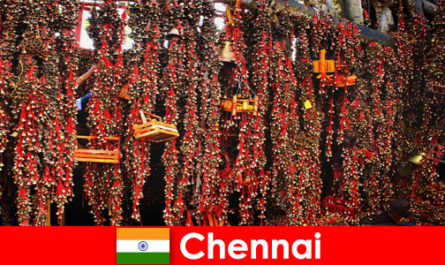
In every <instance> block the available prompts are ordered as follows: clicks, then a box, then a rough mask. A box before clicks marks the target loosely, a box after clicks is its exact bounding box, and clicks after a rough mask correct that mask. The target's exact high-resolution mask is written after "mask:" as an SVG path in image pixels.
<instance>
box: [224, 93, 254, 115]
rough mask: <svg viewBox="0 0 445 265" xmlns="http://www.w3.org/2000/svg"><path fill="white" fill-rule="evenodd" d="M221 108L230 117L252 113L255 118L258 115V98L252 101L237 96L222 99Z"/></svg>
mask: <svg viewBox="0 0 445 265" xmlns="http://www.w3.org/2000/svg"><path fill="white" fill-rule="evenodd" d="M221 108H222V109H223V110H224V111H227V112H230V113H231V114H232V116H235V115H236V114H237V113H242V112H252V113H253V115H254V116H256V115H257V114H258V98H257V97H256V96H255V97H254V98H253V99H240V98H238V96H233V97H232V98H223V99H222V100H221Z"/></svg>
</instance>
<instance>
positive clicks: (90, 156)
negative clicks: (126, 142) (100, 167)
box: [74, 136, 120, 164]
mask: <svg viewBox="0 0 445 265" xmlns="http://www.w3.org/2000/svg"><path fill="white" fill-rule="evenodd" d="M77 139H84V140H88V141H90V140H93V139H97V137H96V136H77ZM104 139H105V140H107V141H115V142H117V144H116V145H115V146H116V147H115V148H114V149H111V150H106V149H97V150H96V149H87V148H84V147H81V148H77V149H75V150H74V158H75V159H76V160H77V161H78V162H91V163H109V164H118V163H119V159H120V137H104Z"/></svg>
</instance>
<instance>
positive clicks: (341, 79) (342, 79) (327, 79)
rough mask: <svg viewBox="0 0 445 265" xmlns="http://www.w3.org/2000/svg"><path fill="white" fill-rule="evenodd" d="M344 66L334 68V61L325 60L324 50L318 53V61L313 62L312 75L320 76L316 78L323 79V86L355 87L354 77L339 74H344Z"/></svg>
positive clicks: (355, 80) (355, 78)
mask: <svg viewBox="0 0 445 265" xmlns="http://www.w3.org/2000/svg"><path fill="white" fill-rule="evenodd" d="M346 69H347V66H346V65H339V66H337V67H336V66H335V62H334V60H326V50H325V49H322V50H321V51H320V60H315V61H314V73H317V74H320V75H318V76H317V78H319V79H320V78H322V77H324V79H323V84H325V85H327V86H335V87H346V86H352V85H355V83H356V82H357V76H356V75H348V74H343V73H339V72H346V71H345V70H346ZM327 73H334V75H327Z"/></svg>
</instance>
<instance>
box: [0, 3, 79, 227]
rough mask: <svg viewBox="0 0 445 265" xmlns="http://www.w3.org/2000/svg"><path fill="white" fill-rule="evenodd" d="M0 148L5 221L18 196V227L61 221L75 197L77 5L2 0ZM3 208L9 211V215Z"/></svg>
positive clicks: (9, 215) (8, 222) (8, 221)
mask: <svg viewBox="0 0 445 265" xmlns="http://www.w3.org/2000/svg"><path fill="white" fill-rule="evenodd" d="M1 9H2V10H1V13H2V17H3V19H2V25H1V28H2V38H1V46H2V49H1V59H0V61H1V83H2V84H1V89H0V91H1V93H0V94H1V96H0V97H1V102H0V116H1V121H0V128H1V129H0V130H1V132H0V152H1V153H2V154H4V155H3V156H2V159H4V160H3V163H0V165H2V166H3V165H6V166H5V167H3V170H1V177H0V179H1V181H0V182H1V183H2V189H3V193H2V195H3V196H2V197H1V201H2V205H1V207H2V209H3V211H2V212H3V213H6V214H4V215H3V216H2V217H3V221H4V222H5V223H6V224H11V219H10V217H11V216H12V215H11V213H12V212H13V210H14V204H13V203H12V201H13V200H14V199H15V201H16V207H17V208H16V210H17V212H16V215H17V220H18V224H20V225H45V224H48V223H49V221H48V220H47V219H48V218H47V217H48V212H49V206H50V204H51V202H54V203H55V204H56V205H57V215H58V220H59V223H61V222H62V216H63V213H64V205H65V204H66V203H67V202H68V201H69V200H70V198H71V197H72V196H73V194H72V171H73V168H74V160H73V157H72V155H73V152H74V148H75V144H74V142H75V130H74V128H75V114H76V112H75V103H74V93H75V92H74V91H75V82H74V80H75V79H74V76H73V73H74V72H75V71H76V68H77V59H76V55H75V53H74V46H75V41H74V37H73V34H72V32H73V31H74V28H75V26H76V22H77V19H76V17H77V10H78V4H77V3H75V2H63V3H59V2H55V1H25V0H23V1H2V4H1ZM8 213H9V214H8Z"/></svg>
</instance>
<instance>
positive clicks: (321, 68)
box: [313, 49, 335, 77]
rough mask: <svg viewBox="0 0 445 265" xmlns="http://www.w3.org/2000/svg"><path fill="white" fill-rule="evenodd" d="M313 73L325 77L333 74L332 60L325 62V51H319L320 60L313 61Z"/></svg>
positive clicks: (333, 65) (333, 64)
mask: <svg viewBox="0 0 445 265" xmlns="http://www.w3.org/2000/svg"><path fill="white" fill-rule="evenodd" d="M313 65H314V73H316V74H320V77H321V76H322V75H326V74H327V73H334V72H335V62H334V60H326V50H325V49H322V50H321V51H320V60H314V63H313Z"/></svg>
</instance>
